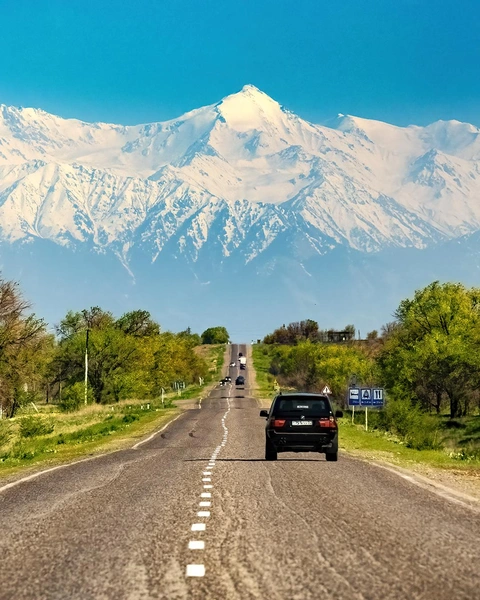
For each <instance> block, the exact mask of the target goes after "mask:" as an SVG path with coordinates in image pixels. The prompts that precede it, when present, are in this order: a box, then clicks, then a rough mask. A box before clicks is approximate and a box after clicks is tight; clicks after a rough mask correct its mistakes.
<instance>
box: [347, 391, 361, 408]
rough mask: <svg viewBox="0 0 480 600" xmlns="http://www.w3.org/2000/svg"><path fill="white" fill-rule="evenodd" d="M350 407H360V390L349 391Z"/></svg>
mask: <svg viewBox="0 0 480 600" xmlns="http://www.w3.org/2000/svg"><path fill="white" fill-rule="evenodd" d="M348 406H360V388H354V387H351V388H349V389H348Z"/></svg>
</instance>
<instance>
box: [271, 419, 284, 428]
mask: <svg viewBox="0 0 480 600" xmlns="http://www.w3.org/2000/svg"><path fill="white" fill-rule="evenodd" d="M286 422H287V420H286V419H274V420H273V423H272V425H273V426H274V427H283V426H284V425H285V423H286Z"/></svg>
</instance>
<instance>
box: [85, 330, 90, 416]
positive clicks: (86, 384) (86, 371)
mask: <svg viewBox="0 0 480 600" xmlns="http://www.w3.org/2000/svg"><path fill="white" fill-rule="evenodd" d="M89 332H90V330H89V329H88V327H87V332H86V340H85V404H87V403H88V334H89Z"/></svg>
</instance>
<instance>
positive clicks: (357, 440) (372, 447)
mask: <svg viewBox="0 0 480 600" xmlns="http://www.w3.org/2000/svg"><path fill="white" fill-rule="evenodd" d="M339 426H340V428H339V435H340V447H341V448H343V449H345V450H346V451H347V452H349V453H350V454H353V455H357V456H361V457H363V458H368V459H371V460H380V461H384V462H388V463H392V464H395V465H398V466H401V467H405V468H412V467H415V466H418V465H426V466H429V467H433V468H437V469H447V470H454V471H463V472H465V473H470V474H472V475H473V476H478V477H480V464H479V463H478V461H476V460H471V461H468V460H463V459H461V458H459V457H458V454H457V453H456V452H451V451H449V450H441V449H439V450H416V449H414V448H408V447H407V446H406V445H405V443H404V442H402V441H401V440H399V439H397V438H396V437H395V436H393V435H392V434H390V433H388V432H383V431H380V430H373V431H365V429H364V426H363V425H358V424H352V423H351V421H350V419H349V418H343V419H340V420H339Z"/></svg>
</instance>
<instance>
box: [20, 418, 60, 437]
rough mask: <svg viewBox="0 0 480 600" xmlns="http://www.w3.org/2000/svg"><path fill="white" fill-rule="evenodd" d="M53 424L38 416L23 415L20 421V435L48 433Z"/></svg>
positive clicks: (33, 435) (52, 428)
mask: <svg viewBox="0 0 480 600" xmlns="http://www.w3.org/2000/svg"><path fill="white" fill-rule="evenodd" d="M54 428H55V426H54V424H53V423H52V422H51V421H47V420H45V419H42V418H41V417H38V416H34V415H32V416H29V417H23V419H22V420H21V421H20V437H22V438H29V437H37V436H39V435H48V434H49V433H52V431H53V430H54Z"/></svg>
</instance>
